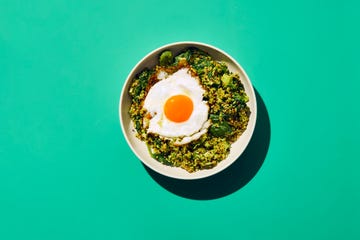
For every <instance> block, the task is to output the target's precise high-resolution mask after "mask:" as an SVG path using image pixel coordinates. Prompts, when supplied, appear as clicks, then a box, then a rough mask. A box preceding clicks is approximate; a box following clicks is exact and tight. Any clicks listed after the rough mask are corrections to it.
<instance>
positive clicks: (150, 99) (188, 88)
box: [143, 68, 210, 145]
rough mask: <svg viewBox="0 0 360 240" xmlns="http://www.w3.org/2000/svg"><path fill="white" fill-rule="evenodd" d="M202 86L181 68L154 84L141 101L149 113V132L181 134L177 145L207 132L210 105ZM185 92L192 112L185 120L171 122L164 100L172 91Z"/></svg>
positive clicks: (169, 134) (174, 92)
mask: <svg viewBox="0 0 360 240" xmlns="http://www.w3.org/2000/svg"><path fill="white" fill-rule="evenodd" d="M204 93H205V90H204V89H203V88H202V86H201V85H200V83H199V80H198V79H197V78H195V77H193V76H191V74H190V73H189V69H188V68H182V69H180V70H178V71H177V72H175V73H173V74H172V75H168V76H166V78H164V79H162V80H161V81H159V82H157V83H156V84H155V85H153V86H152V87H151V88H150V90H149V92H148V94H147V96H146V98H145V101H144V106H143V107H144V108H145V109H146V110H147V112H148V113H149V114H150V115H151V119H150V121H148V125H149V127H148V129H147V132H148V133H155V134H158V135H159V136H161V137H164V138H179V137H180V138H183V139H182V140H177V142H176V143H177V144H178V145H182V144H186V143H189V142H191V141H193V140H195V139H198V138H199V137H200V136H201V135H202V134H204V133H206V131H207V128H208V127H209V125H210V124H209V121H208V112H209V106H208V105H207V102H206V101H203V94H204ZM179 94H182V95H186V96H188V97H189V98H190V99H191V100H192V102H193V112H192V114H191V116H190V118H189V119H188V120H187V121H184V122H180V123H178V122H173V121H171V120H169V119H168V118H167V117H166V115H165V114H164V104H165V102H166V100H167V99H168V98H170V97H171V96H174V95H179Z"/></svg>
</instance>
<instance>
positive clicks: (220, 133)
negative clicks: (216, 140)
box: [209, 122, 232, 137]
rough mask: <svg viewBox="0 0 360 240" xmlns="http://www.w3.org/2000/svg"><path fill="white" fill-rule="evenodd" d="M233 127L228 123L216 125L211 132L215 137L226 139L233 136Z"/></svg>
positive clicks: (211, 128)
mask: <svg viewBox="0 0 360 240" xmlns="http://www.w3.org/2000/svg"><path fill="white" fill-rule="evenodd" d="M231 130H232V129H231V126H230V125H229V124H228V123H227V122H220V123H214V124H213V125H211V127H210V129H209V132H210V133H211V134H212V135H214V136H215V137H226V136H227V135H229V134H231Z"/></svg>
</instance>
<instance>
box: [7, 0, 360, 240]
mask: <svg viewBox="0 0 360 240" xmlns="http://www.w3.org/2000/svg"><path fill="white" fill-rule="evenodd" d="M358 9H359V4H356V3H355V0H354V1H319V0H306V1H299V2H293V1H280V0H275V1H250V0H239V1H235V0H233V1H221V0H216V1H215V0H213V1H195V0H191V1H188V0H184V1H160V0H158V1H139V0H132V1H126V2H124V1H106V0H104V1H80V0H79V1H70V0H64V1H60V0H57V1H56V0H53V1H45V0H43V1H26V0H24V1H19V0H13V1H10V0H8V1H6V0H5V1H4V0H0V239H4V240H8V239H9V240H10V239H37V240H42V239H54V240H55V239H88V240H92V239H107V240H110V239H157V240H160V239H226V240H228V239H360V231H359V229H358V225H359V218H360V207H359V202H360V181H359V173H358V172H359V170H360V169H359V167H360V162H359V159H360V158H359V148H360V145H359V134H360V107H359V106H358V105H359V104H358V103H359V100H358V96H359V90H360V83H359V82H360V77H359V69H360V64H359V54H360V51H359V42H360V37H359V36H360V34H359V24H360V19H359V17H357V16H358ZM184 40H192V41H200V42H205V43H208V44H212V45H215V46H217V47H219V48H221V49H223V50H225V51H226V52H228V53H229V54H230V55H232V56H233V57H234V58H235V59H236V60H238V61H239V62H240V64H241V65H242V66H243V67H244V68H245V70H246V71H247V73H248V75H249V77H250V78H251V80H252V82H253V85H254V87H255V88H256V90H257V92H258V98H259V99H260V103H261V102H262V103H263V106H262V113H261V114H260V115H259V116H261V117H262V118H261V119H260V120H259V121H260V123H262V128H260V129H258V133H257V140H256V142H255V144H253V145H252V150H251V151H247V153H246V154H247V156H246V157H243V158H240V159H239V161H238V162H241V161H240V160H242V161H248V162H247V165H246V164H245V166H247V167H248V168H249V171H250V170H251V169H252V170H251V171H252V173H251V174H248V176H247V178H246V179H245V180H244V179H243V180H239V179H241V178H242V177H243V174H245V175H246V172H247V169H246V168H245V169H244V168H241V166H240V165H241V164H240V165H239V163H238V165H237V168H235V169H234V168H233V169H232V170H231V171H227V172H225V173H223V177H222V178H221V180H219V179H220V178H212V179H210V180H204V181H207V182H196V181H195V182H193V185H192V183H191V182H190V183H189V182H186V183H184V182H181V181H180V182H179V181H173V180H171V179H166V178H163V177H161V176H158V175H156V174H155V173H153V172H151V171H150V170H147V169H145V168H144V166H143V165H142V164H141V163H140V161H139V160H138V159H137V158H136V157H135V156H134V154H133V153H132V152H131V150H130V149H129V148H128V146H127V144H126V141H125V139H124V137H123V135H122V132H121V128H120V124H119V118H118V100H119V96H120V91H121V89H122V86H123V83H124V81H125V78H126V76H127V75H128V73H129V72H130V70H131V69H132V67H133V66H134V65H135V64H136V63H137V61H139V60H140V59H141V58H142V57H143V56H144V55H145V54H147V53H148V52H150V51H151V50H153V49H155V48H157V47H160V46H161V45H163V44H167V43H171V42H175V41H184ZM262 132H263V133H264V138H261V133H262ZM262 139H263V140H262ZM262 141H263V142H262ZM257 148H259V149H262V150H261V156H260V155H259V154H258V153H257V152H256V149H257ZM267 148H268V149H267ZM266 150H267V151H266ZM266 153H267V154H266ZM252 158H253V159H256V161H258V162H257V164H258V165H257V166H251V159H252ZM249 161H250V163H249ZM254 161H255V160H254ZM262 161H263V162H262ZM249 164H250V165H249ZM236 170H239V171H238V172H237V173H236ZM239 172H240V173H239ZM230 173H232V174H230ZM229 174H230V175H229ZM225 175H226V176H225ZM217 180H219V181H217ZM177 187H179V188H177ZM224 189H225V190H224Z"/></svg>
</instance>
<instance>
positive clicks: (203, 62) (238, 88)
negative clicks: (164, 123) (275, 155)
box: [129, 48, 251, 173]
mask: <svg viewBox="0 0 360 240" xmlns="http://www.w3.org/2000/svg"><path fill="white" fill-rule="evenodd" d="M184 67H186V68H189V69H190V72H191V74H192V75H193V76H195V77H198V79H199V80H200V84H201V85H202V87H203V88H204V89H205V94H204V95H203V100H204V101H206V102H207V104H208V106H209V115H208V119H210V120H211V125H210V127H209V129H208V131H207V132H206V133H205V134H203V135H202V136H201V137H200V138H199V139H197V140H194V141H192V142H190V143H188V144H185V145H180V146H178V145H176V144H175V142H176V140H178V139H177V138H174V139H164V138H162V137H160V136H159V135H157V134H154V133H147V127H146V125H147V124H144V122H145V123H146V122H147V121H149V116H148V115H147V112H146V110H145V109H144V108H143V104H144V100H145V98H146V95H147V93H148V91H149V89H150V88H151V87H152V86H153V85H154V84H155V83H157V82H158V81H159V79H158V78H157V75H158V73H159V72H165V73H167V74H172V73H174V72H176V71H177V70H179V69H181V68H184ZM129 95H130V97H131V99H132V102H131V106H130V109H129V114H130V118H131V119H132V121H133V123H134V128H135V129H136V136H137V137H138V138H139V139H141V140H142V141H144V142H146V144H147V146H148V149H149V153H150V155H151V156H152V157H153V158H154V159H156V160H157V161H159V162H161V163H163V164H165V165H168V166H173V167H181V168H183V169H185V170H186V171H188V172H190V173H191V172H195V171H199V170H203V169H210V168H213V167H215V166H216V165H217V164H218V163H219V162H220V161H222V160H224V159H225V158H226V157H227V155H228V154H229V151H230V147H231V144H232V143H233V142H235V141H236V140H237V139H238V138H239V137H240V136H241V135H242V133H243V132H244V131H245V130H246V127H247V124H248V122H249V117H250V114H251V112H250V109H249V107H248V105H247V102H248V101H249V97H248V96H247V95H246V93H245V89H244V86H243V84H242V83H241V81H240V76H239V75H238V74H237V73H232V72H230V71H229V69H228V67H227V65H226V64H225V63H224V62H219V61H215V60H214V59H212V57H211V56H210V55H209V54H207V53H206V52H203V51H201V50H199V49H197V48H188V49H185V50H184V51H183V52H181V53H180V54H178V55H177V56H175V57H173V55H172V53H171V52H170V51H164V52H163V53H162V54H161V55H160V56H159V63H158V65H156V66H155V67H154V68H152V69H144V70H143V71H142V72H140V73H139V74H138V75H137V76H136V77H135V78H134V79H133V82H132V83H131V86H130V89H129Z"/></svg>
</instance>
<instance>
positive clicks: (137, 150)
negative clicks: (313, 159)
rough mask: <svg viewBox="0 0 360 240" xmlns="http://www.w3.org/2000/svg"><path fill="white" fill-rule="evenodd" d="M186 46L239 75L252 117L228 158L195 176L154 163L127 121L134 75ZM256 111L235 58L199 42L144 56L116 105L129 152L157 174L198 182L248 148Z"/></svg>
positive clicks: (241, 70)
mask: <svg viewBox="0 0 360 240" xmlns="http://www.w3.org/2000/svg"><path fill="white" fill-rule="evenodd" d="M189 47H196V48H199V49H201V50H203V51H205V52H207V53H208V54H210V55H211V56H212V57H213V59H215V60H219V61H220V60H221V61H224V62H225V63H226V64H227V65H228V68H229V70H230V71H231V72H237V73H239V75H240V80H241V82H242V83H243V85H244V87H245V91H246V93H247V95H248V96H249V102H248V106H249V107H250V110H251V115H250V119H249V123H248V126H247V129H246V130H245V132H244V133H243V134H242V135H241V136H240V138H239V139H238V140H237V141H236V142H234V143H233V144H232V145H231V150H230V154H229V155H228V157H227V158H226V159H224V160H223V161H221V162H220V163H219V164H218V165H217V166H216V167H214V168H212V169H207V170H201V171H197V172H194V173H189V172H187V171H185V170H183V169H182V168H177V167H169V166H166V165H164V164H162V163H160V162H158V161H157V160H155V159H153V158H152V157H151V156H150V154H149V152H148V148H147V146H146V144H145V143H144V142H142V141H140V140H139V139H138V138H136V136H135V130H134V128H133V124H132V122H131V119H130V116H129V113H128V111H129V108H130V104H131V99H130V96H129V94H128V90H129V87H130V84H131V82H132V80H133V79H134V77H135V76H136V74H138V73H139V72H141V71H142V70H144V68H146V67H147V68H152V67H154V66H155V65H156V64H157V63H158V57H159V54H160V53H161V52H163V51H164V50H171V51H172V52H173V54H174V56H176V55H177V54H179V53H180V52H181V51H183V50H185V49H186V48H189ZM256 112H257V109H256V97H255V92H254V89H253V87H252V84H251V82H250V79H249V77H248V76H247V75H246V73H245V71H244V69H243V68H242V67H241V66H240V64H238V63H237V62H236V61H235V59H233V58H232V57H231V56H230V55H228V54H227V53H225V52H224V51H222V50H220V49H218V48H216V47H213V46H211V45H208V44H204V43H199V42H176V43H171V44H168V45H165V46H162V47H160V48H158V49H155V50H154V51H152V52H150V53H149V54H147V55H146V56H145V57H144V58H143V59H141V60H140V61H139V62H138V63H137V64H136V65H135V67H134V68H133V69H132V70H131V72H130V74H129V75H128V77H127V79H126V81H125V83H124V86H123V89H122V92H121V96H120V103H119V117H120V123H121V128H122V131H123V134H124V136H125V139H126V141H127V143H128V144H129V146H130V148H131V149H132V151H133V152H134V154H135V155H136V156H137V157H138V158H139V159H140V160H141V161H142V162H143V163H144V164H145V165H146V166H148V167H149V168H151V169H152V170H154V171H156V172H158V173H160V174H163V175H165V176H168V177H172V178H177V179H199V178H204V177H209V176H211V175H214V174H216V173H218V172H220V171H222V170H224V169H225V168H227V167H228V166H230V165H231V164H232V163H233V162H234V161H235V160H236V159H238V158H239V156H240V155H241V154H242V152H243V151H244V150H245V148H246V146H247V145H248V143H249V141H250V139H251V136H252V133H253V131H254V128H255V123H256V115H257V114H256Z"/></svg>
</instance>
